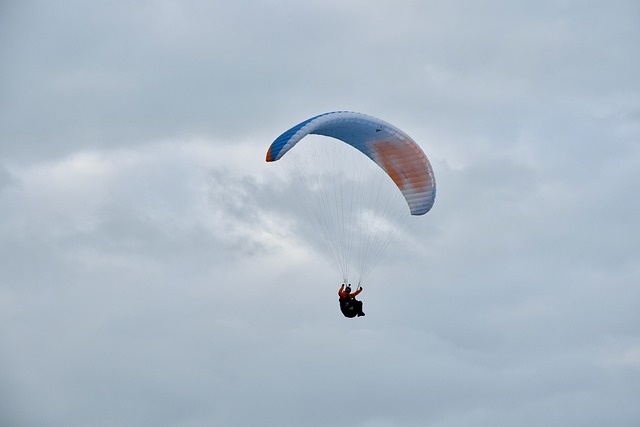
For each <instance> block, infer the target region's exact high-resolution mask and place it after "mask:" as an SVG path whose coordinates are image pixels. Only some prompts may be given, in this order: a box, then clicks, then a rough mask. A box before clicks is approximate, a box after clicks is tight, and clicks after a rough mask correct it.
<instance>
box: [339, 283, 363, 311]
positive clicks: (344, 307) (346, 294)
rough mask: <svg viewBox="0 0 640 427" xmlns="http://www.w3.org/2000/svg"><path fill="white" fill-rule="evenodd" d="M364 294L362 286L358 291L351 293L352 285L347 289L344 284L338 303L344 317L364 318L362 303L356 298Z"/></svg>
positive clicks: (340, 290) (341, 287)
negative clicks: (361, 293)
mask: <svg viewBox="0 0 640 427" xmlns="http://www.w3.org/2000/svg"><path fill="white" fill-rule="evenodd" d="M360 292H362V286H360V287H359V288H358V290H357V291H355V292H353V293H352V292H351V283H349V284H348V285H347V286H346V287H345V286H344V283H343V284H342V286H340V289H339V290H338V296H339V297H340V298H339V299H338V301H339V302H340V311H342V314H343V315H344V317H356V316H357V317H362V316H364V312H363V311H362V301H358V300H357V299H356V297H357V296H358V295H359V294H360Z"/></svg>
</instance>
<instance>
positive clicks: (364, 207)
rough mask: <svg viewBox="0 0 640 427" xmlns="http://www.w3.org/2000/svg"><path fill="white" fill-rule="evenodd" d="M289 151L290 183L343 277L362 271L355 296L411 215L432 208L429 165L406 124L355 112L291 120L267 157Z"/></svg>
mask: <svg viewBox="0 0 640 427" xmlns="http://www.w3.org/2000/svg"><path fill="white" fill-rule="evenodd" d="M313 135H320V136H321V138H320V140H314V137H313ZM325 137H329V138H325ZM314 149H315V151H313V150H314ZM354 149H355V150H354ZM287 153H291V154H289V156H291V160H290V161H288V164H289V166H291V169H292V170H293V173H292V175H291V176H292V179H291V180H290V181H291V183H292V186H293V189H294V191H295V193H296V194H297V195H298V198H299V199H300V201H301V202H302V205H303V206H304V207H305V208H306V209H307V215H308V217H309V218H311V219H312V222H314V223H315V224H316V225H317V227H318V229H319V232H320V233H319V234H320V236H321V238H322V239H323V241H324V242H325V245H326V250H327V254H328V255H329V256H330V257H331V258H333V259H334V261H335V264H336V265H337V267H338V269H339V270H340V271H341V273H342V283H343V284H344V283H349V275H350V274H352V272H353V270H354V269H355V270H356V271H357V272H358V274H359V278H358V282H357V284H358V291H356V292H354V295H353V296H355V294H358V293H359V292H361V290H362V288H361V286H360V285H361V284H362V281H363V280H364V278H365V277H366V276H367V275H368V274H369V272H370V271H371V269H372V268H373V266H374V265H375V264H376V263H377V261H378V260H379V259H380V258H381V257H382V254H384V252H385V249H386V248H387V246H388V244H389V243H390V242H391V240H392V239H393V238H394V237H395V236H396V235H397V234H399V233H401V232H402V230H403V227H404V226H405V225H407V224H408V222H409V218H412V217H413V218H415V217H417V216H421V215H424V214H425V213H427V212H429V210H430V209H431V208H432V207H433V204H434V201H435V195H436V184H435V178H434V174H433V169H432V167H431V164H430V163H429V160H428V159H427V156H426V155H425V153H424V152H423V151H422V149H421V148H420V146H418V144H417V143H416V142H415V141H414V140H413V139H412V138H411V137H410V136H409V135H407V134H406V133H405V132H404V131H402V130H400V129H399V128H397V127H395V126H394V125H392V124H390V123H387V122H385V121H383V120H380V119H377V118H375V117H372V116H369V115H366V114H362V113H356V112H350V111H334V112H329V113H324V114H320V115H317V116H314V117H311V118H309V119H307V120H305V121H303V122H301V123H299V124H297V125H295V126H293V127H292V128H291V129H289V130H287V131H286V132H284V133H282V134H281V135H280V136H279V137H278V138H276V139H275V141H274V142H273V143H272V144H271V146H270V147H269V149H268V151H267V155H266V160H267V162H276V161H279V160H280V159H282V158H283V157H284V156H285V155H286V154H287ZM403 201H404V202H403ZM403 205H404V206H403ZM407 207H408V209H407ZM344 289H345V288H344V286H343V287H342V288H341V290H342V292H344ZM349 293H350V292H349ZM343 299H344V298H342V295H341V307H342V305H343V304H342V302H343V301H342V300H343ZM352 299H353V300H354V298H350V299H349V300H352ZM358 303H359V309H358V308H357V304H358ZM353 307H355V308H354V309H353V312H355V313H356V314H354V316H351V317H355V316H356V315H358V313H361V312H362V302H360V301H355V305H354V306H353ZM351 312H352V311H349V314H351ZM345 315H346V314H345ZM361 315H364V313H362V314H361ZM348 317H349V316H348Z"/></svg>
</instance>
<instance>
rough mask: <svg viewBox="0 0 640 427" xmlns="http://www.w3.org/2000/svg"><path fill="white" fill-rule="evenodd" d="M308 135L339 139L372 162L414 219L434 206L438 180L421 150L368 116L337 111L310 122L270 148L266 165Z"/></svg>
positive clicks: (408, 139)
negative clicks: (393, 187)
mask: <svg viewBox="0 0 640 427" xmlns="http://www.w3.org/2000/svg"><path fill="white" fill-rule="evenodd" d="M309 134H316V135H324V136H329V137H332V138H336V139H339V140H341V141H343V142H345V143H347V144H349V145H351V146H353V147H354V148H356V149H357V150H359V151H360V152H362V153H363V154H365V155H366V156H367V157H369V158H370V159H371V160H373V161H374V162H375V163H376V164H377V165H378V166H380V167H381V168H382V169H383V170H384V171H385V172H386V173H387V175H388V176H389V177H390V178H391V179H392V180H393V182H394V183H395V184H396V186H397V187H398V189H400V191H401V192H402V194H403V196H404V198H405V199H406V201H407V203H408V205H409V209H410V211H411V214H412V215H423V214H425V213H427V212H429V210H430V209H431V207H432V206H433V203H434V201H435V196H436V184H435V178H434V176H433V169H432V168H431V164H430V163H429V160H428V159H427V156H426V155H425V154H424V152H423V151H422V149H421V148H420V147H419V146H418V144H416V142H415V141H414V140H413V139H412V138H411V137H410V136H409V135H407V134H406V133H405V132H403V131H402V130H400V129H398V128H397V127H395V126H393V125H392V124H390V123H387V122H385V121H383V120H380V119H377V118H375V117H372V116H369V115H366V114H362V113H356V112H350V111H334V112H330V113H324V114H320V115H318V116H315V117H312V118H310V119H307V120H305V121H303V122H301V123H299V124H297V125H295V126H294V127H292V128H291V129H289V130H288V131H286V132H284V133H283V134H282V135H280V136H279V137H278V138H277V139H276V140H275V141H274V142H273V143H272V144H271V146H270V147H269V150H268V151H267V159H266V160H267V162H273V161H276V160H279V159H280V158H282V156H284V155H285V154H286V153H287V151H289V150H291V149H292V148H293V147H294V146H295V145H296V144H297V143H298V142H300V140H302V139H303V138H304V137H305V136H307V135H309Z"/></svg>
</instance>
